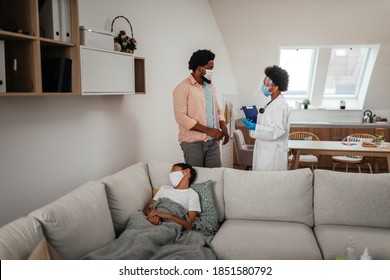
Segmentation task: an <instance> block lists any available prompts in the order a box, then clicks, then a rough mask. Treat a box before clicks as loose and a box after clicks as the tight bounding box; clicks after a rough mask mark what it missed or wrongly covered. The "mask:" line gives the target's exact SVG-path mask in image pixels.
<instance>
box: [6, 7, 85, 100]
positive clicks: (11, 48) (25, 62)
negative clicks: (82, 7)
mask: <svg viewBox="0 0 390 280" xmlns="http://www.w3.org/2000/svg"><path fill="white" fill-rule="evenodd" d="M69 1H70V15H71V19H70V20H71V31H72V42H70V43H68V42H62V41H58V40H53V39H49V38H43V37H40V35H39V30H40V23H39V22H40V21H39V17H40V14H39V5H38V0H0V24H1V25H4V24H6V23H12V24H9V28H10V29H12V28H15V29H16V30H12V31H6V30H0V40H2V41H4V49H5V72H6V92H1V93H0V96H1V97H4V96H49V95H50V96H59V95H80V94H81V90H80V53H79V45H80V43H79V23H78V1H77V0H69ZM20 29H21V30H22V32H24V33H18V30H20ZM26 33H27V34H28V35H26ZM29 34H33V35H29ZM54 57H55V58H67V59H70V60H72V68H71V92H55V93H48V92H43V85H42V74H41V73H42V59H45V58H54ZM15 59H16V60H17V65H18V68H17V70H18V77H19V78H20V79H24V80H25V81H28V83H27V84H28V85H31V84H32V86H29V87H26V91H25V92H24V91H23V92H20V90H19V88H20V87H18V88H12V87H11V86H12V83H11V79H10V77H12V76H13V75H12V73H13V62H14V60H15Z"/></svg>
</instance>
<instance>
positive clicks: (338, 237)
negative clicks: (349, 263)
mask: <svg viewBox="0 0 390 280" xmlns="http://www.w3.org/2000/svg"><path fill="white" fill-rule="evenodd" d="M314 233H315V235H316V238H317V241H318V245H319V246H320V248H321V251H322V254H323V256H324V259H326V260H335V259H336V258H338V257H345V246H346V245H347V243H348V240H349V237H350V236H352V240H353V244H354V246H355V248H356V255H357V257H358V258H360V256H361V255H362V254H363V252H364V248H365V247H368V253H369V255H370V256H371V257H372V259H373V260H390V229H384V228H374V227H356V226H342V225H320V226H315V227H314Z"/></svg>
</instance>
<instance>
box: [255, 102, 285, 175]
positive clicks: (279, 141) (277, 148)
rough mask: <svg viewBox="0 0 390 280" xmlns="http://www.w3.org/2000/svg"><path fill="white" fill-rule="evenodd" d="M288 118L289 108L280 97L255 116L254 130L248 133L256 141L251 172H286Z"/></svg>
mask: <svg viewBox="0 0 390 280" xmlns="http://www.w3.org/2000/svg"><path fill="white" fill-rule="evenodd" d="M289 116H290V108H289V107H288V104H287V102H286V100H285V99H284V97H283V96H282V95H279V96H278V97H277V98H275V100H273V101H272V102H271V103H270V104H269V105H268V107H267V108H266V109H265V112H264V113H263V114H258V115H257V124H256V129H255V130H251V131H250V136H251V137H252V138H255V139H256V141H255V147H254V151H253V166H252V169H253V170H287V165H288V160H287V153H288V134H289V131H290V120H289Z"/></svg>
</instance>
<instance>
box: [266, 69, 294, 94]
mask: <svg viewBox="0 0 390 280" xmlns="http://www.w3.org/2000/svg"><path fill="white" fill-rule="evenodd" d="M264 73H265V75H266V76H267V77H268V78H270V79H271V80H272V82H273V84H274V85H275V86H278V87H279V90H280V91H287V89H288V77H289V76H288V73H287V71H286V70H284V69H282V68H280V67H279V66H277V65H273V66H268V67H267V68H265V70H264Z"/></svg>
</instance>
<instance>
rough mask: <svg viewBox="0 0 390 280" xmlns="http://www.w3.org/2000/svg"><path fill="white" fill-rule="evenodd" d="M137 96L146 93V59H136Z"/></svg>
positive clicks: (136, 57) (137, 57)
mask: <svg viewBox="0 0 390 280" xmlns="http://www.w3.org/2000/svg"><path fill="white" fill-rule="evenodd" d="M134 77H135V94H145V93H146V81H145V58H144V57H139V56H135V57H134Z"/></svg>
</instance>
